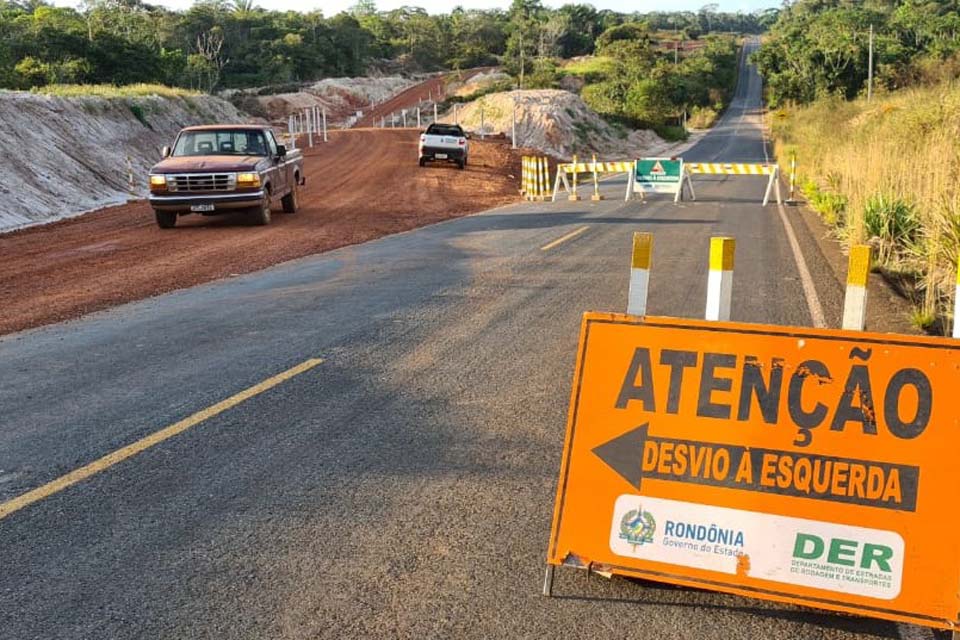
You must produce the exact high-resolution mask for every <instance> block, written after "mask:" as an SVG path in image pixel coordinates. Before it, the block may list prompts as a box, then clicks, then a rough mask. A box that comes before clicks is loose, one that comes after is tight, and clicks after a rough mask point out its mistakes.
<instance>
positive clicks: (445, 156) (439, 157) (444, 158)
mask: <svg viewBox="0 0 960 640" xmlns="http://www.w3.org/2000/svg"><path fill="white" fill-rule="evenodd" d="M436 157H437V160H446V159H447V154H445V153H438V154H437V156H436Z"/></svg>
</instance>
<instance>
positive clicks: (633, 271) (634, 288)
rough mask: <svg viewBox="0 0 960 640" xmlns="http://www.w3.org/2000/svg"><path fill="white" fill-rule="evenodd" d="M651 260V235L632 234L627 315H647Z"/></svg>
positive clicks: (638, 232)
mask: <svg viewBox="0 0 960 640" xmlns="http://www.w3.org/2000/svg"><path fill="white" fill-rule="evenodd" d="M652 259H653V234H652V233H642V232H640V231H637V232H635V233H634V234H633V257H632V259H631V262H630V292H629V293H628V294H627V313H629V314H631V315H634V316H643V315H646V314H647V296H648V294H649V292H650V265H651V263H652V261H653V260H652Z"/></svg>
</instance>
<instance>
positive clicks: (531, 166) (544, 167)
mask: <svg viewBox="0 0 960 640" xmlns="http://www.w3.org/2000/svg"><path fill="white" fill-rule="evenodd" d="M520 183H521V184H520V193H521V195H523V197H524V198H526V199H527V200H531V201H537V200H539V201H542V200H546V198H547V194H548V193H549V189H550V160H549V159H548V158H546V157H543V156H524V157H523V174H522V176H521V179H520Z"/></svg>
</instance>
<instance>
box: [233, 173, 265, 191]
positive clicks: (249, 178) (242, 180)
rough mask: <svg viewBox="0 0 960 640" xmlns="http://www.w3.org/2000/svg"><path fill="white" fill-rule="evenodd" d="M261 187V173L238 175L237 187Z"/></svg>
mask: <svg viewBox="0 0 960 640" xmlns="http://www.w3.org/2000/svg"><path fill="white" fill-rule="evenodd" d="M259 186H260V174H259V173H238V174H237V187H240V188H249V187H259Z"/></svg>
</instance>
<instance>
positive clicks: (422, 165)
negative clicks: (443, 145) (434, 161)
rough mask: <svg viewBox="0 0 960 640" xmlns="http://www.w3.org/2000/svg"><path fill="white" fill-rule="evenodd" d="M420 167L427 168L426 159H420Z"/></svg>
mask: <svg viewBox="0 0 960 640" xmlns="http://www.w3.org/2000/svg"><path fill="white" fill-rule="evenodd" d="M420 166H421V167H425V166H427V159H426V158H420Z"/></svg>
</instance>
